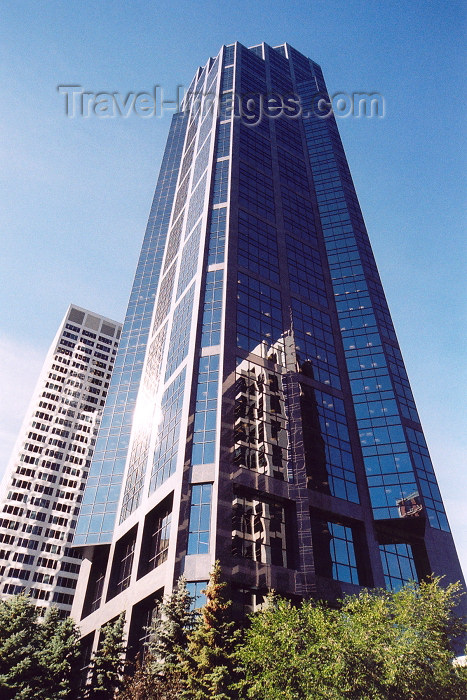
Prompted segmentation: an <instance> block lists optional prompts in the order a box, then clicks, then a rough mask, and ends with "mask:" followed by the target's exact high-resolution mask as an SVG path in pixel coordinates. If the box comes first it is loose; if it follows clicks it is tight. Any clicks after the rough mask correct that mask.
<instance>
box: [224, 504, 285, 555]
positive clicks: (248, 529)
mask: <svg viewBox="0 0 467 700" xmlns="http://www.w3.org/2000/svg"><path fill="white" fill-rule="evenodd" d="M232 554H233V556H234V557H245V558H246V559H253V560H254V561H257V562H263V563H265V564H275V565H276V566H288V565H289V564H288V559H287V541H286V512H285V506H284V504H283V503H280V502H278V501H274V500H272V499H265V498H263V497H260V496H258V497H254V496H246V495H237V496H236V497H235V498H234V502H233V508H232Z"/></svg>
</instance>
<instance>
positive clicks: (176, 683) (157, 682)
mask: <svg viewBox="0 0 467 700" xmlns="http://www.w3.org/2000/svg"><path fill="white" fill-rule="evenodd" d="M152 661H153V659H151V657H150V656H146V657H145V658H144V660H143V661H142V662H141V660H140V659H137V660H136V663H135V669H134V672H133V673H132V674H131V675H130V674H128V675H126V676H125V677H124V679H123V688H122V690H121V692H120V693H119V694H118V700H179V698H180V693H181V680H180V674H179V673H177V672H171V673H166V674H165V675H158V674H157V673H155V672H154V665H153V664H152Z"/></svg>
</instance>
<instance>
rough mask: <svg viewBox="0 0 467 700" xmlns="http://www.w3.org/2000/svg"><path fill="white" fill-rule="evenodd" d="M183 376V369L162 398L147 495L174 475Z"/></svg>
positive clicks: (183, 387) (183, 383) (183, 384)
mask: <svg viewBox="0 0 467 700" xmlns="http://www.w3.org/2000/svg"><path fill="white" fill-rule="evenodd" d="M185 375H186V370H185V368H183V370H182V371H181V372H180V374H179V375H178V376H177V377H175V379H174V380H173V382H172V383H171V384H170V385H169V386H168V387H167V389H166V390H165V391H164V394H163V396H162V401H161V414H162V421H161V423H160V425H159V426H158V430H157V432H158V436H157V444H156V449H155V452H154V461H153V467H152V474H151V484H150V487H149V493H152V492H153V491H155V490H156V489H157V488H158V487H159V486H160V485H161V484H162V483H163V482H164V481H166V479H168V478H169V476H171V475H172V474H173V473H174V471H175V468H176V466H177V454H178V440H179V436H180V418H181V413H182V405H183V393H184V389H185Z"/></svg>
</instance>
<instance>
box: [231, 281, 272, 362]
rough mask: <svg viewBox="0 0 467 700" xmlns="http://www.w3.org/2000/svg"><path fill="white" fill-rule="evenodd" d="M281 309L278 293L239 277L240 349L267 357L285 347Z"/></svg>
mask: <svg viewBox="0 0 467 700" xmlns="http://www.w3.org/2000/svg"><path fill="white" fill-rule="evenodd" d="M282 332H283V325H282V306H281V294H280V292H279V290H277V289H275V288H274V287H271V286H270V285H269V284H266V283H265V282H259V281H258V280H256V279H253V277H249V276H248V275H244V274H243V273H240V274H239V275H238V292H237V345H238V347H239V348H242V349H243V350H248V351H249V352H254V353H256V354H257V355H260V356H264V355H265V354H266V355H268V354H269V352H270V349H271V348H272V347H274V348H278V347H279V345H281V344H282Z"/></svg>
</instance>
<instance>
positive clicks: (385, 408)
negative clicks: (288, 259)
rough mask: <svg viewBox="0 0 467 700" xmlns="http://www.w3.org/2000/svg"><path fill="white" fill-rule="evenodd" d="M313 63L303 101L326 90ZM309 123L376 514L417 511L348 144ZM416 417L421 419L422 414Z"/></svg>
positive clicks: (388, 330) (318, 123) (383, 308)
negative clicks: (345, 154)
mask: <svg viewBox="0 0 467 700" xmlns="http://www.w3.org/2000/svg"><path fill="white" fill-rule="evenodd" d="M312 66H313V70H314V72H315V76H316V80H317V83H314V84H311V83H310V84H309V85H305V84H302V85H300V86H299V93H300V97H301V99H302V103H303V104H305V106H306V105H307V104H309V101H310V99H312V95H313V94H314V93H315V92H316V90H317V89H318V90H320V91H321V92H322V93H323V94H326V86H325V83H324V80H323V77H322V73H321V70H320V68H319V66H317V65H316V64H312ZM325 121H326V122H327V123H326V124H325V123H324V122H325ZM304 127H305V134H306V140H307V146H308V152H309V155H310V160H311V165H312V168H313V176H314V184H315V190H316V196H317V200H318V207H319V212H320V218H321V223H322V227H323V233H324V236H325V243H326V248H327V251H328V260H329V264H330V269H331V276H332V279H333V286H334V291H335V294H336V303H337V309H338V314H339V319H340V321H341V334H342V340H343V345H344V350H345V353H346V358H347V361H348V367H349V375H350V378H351V389H352V394H353V398H354V404H355V409H356V414H357V422H358V427H359V429H360V440H361V444H362V451H363V455H364V460H365V466H366V470H367V475H368V483H369V487H370V496H371V501H372V506H373V512H374V515H375V517H376V518H397V517H408V516H409V515H410V517H414V516H417V515H418V514H419V512H420V506H422V503H421V498H420V495H419V493H418V487H417V484H416V481H415V475H414V469H413V464H412V461H411V456H410V449H409V446H408V445H407V443H406V442H405V439H404V434H403V430H402V425H401V419H400V416H399V411H398V407H397V404H396V402H395V400H394V399H395V395H394V390H395V383H393V382H392V379H391V372H392V369H391V371H390V369H389V367H388V365H387V363H386V361H385V358H384V350H387V349H388V347H389V346H388V345H387V344H385V345H383V341H382V335H384V336H385V337H387V338H390V339H391V340H392V341H394V342H395V335H394V330H393V328H392V323H391V320H390V316H389V311H388V308H387V304H386V302H385V299H384V293H383V290H382V287H381V284H380V282H379V278H378V273H377V270H376V265H375V263H374V260H373V256H372V252H371V247H370V244H369V241H368V237H367V234H366V231H365V228H364V223H363V219H362V217H361V213H360V210H359V207H358V201H357V198H356V195H355V192H354V188H353V184H352V181H351V178H350V174H349V172H348V170H347V168H346V167H345V159H344V158H342V157H341V155H342V145H341V142H340V138H339V135H338V132H337V127H336V124H335V121H334V119H332V118H331V119H330V120H323V119H316V118H313V117H311V118H310V119H308V120H306V122H304ZM397 353H398V351H397ZM398 354H399V353H398ZM395 359H396V360H398V362H397V361H396V363H395V364H396V365H399V367H398V371H397V377H394V378H395V379H397V381H398V389H397V390H398V392H400V391H402V393H404V397H405V392H406V390H407V391H410V387H408V382H406V378H405V377H404V376H403V375H404V374H405V370H403V365H402V360H401V358H400V357H398V358H395ZM401 368H402V369H401ZM401 372H402V374H401ZM401 378H402V379H401ZM400 379H401V380H400ZM399 380H400V381H399ZM402 381H403V382H406V386H404V385H403V384H402ZM404 400H405V398H404ZM407 401H409V402H412V397H411V394H407ZM406 406H407V409H408V410H409V411H410V409H411V408H413V410H414V405H413V403H411V405H410V408H409V404H408V403H406ZM404 410H405V409H402V414H403V413H404ZM406 413H407V411H406ZM413 418H414V419H417V417H416V414H413ZM434 521H436V522H434V524H435V527H436V526H437V527H439V526H440V524H439V520H438V519H437V518H434Z"/></svg>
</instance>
